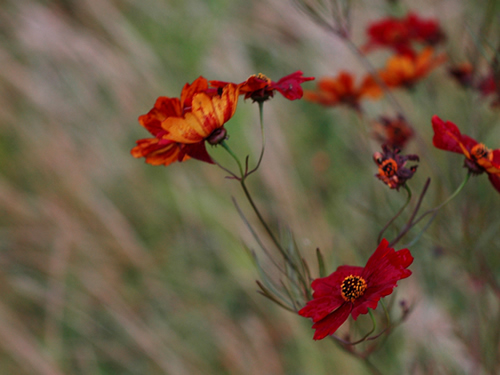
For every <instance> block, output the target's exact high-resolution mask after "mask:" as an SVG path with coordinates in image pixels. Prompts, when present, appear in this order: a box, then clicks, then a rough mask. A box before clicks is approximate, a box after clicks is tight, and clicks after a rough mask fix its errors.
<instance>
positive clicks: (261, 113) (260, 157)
mask: <svg viewBox="0 0 500 375" xmlns="http://www.w3.org/2000/svg"><path fill="white" fill-rule="evenodd" d="M258 103H259V121H260V134H261V138H262V148H261V150H260V156H259V160H258V161H257V165H256V166H255V167H254V168H253V169H252V170H251V171H249V172H246V173H245V177H247V176H249V175H251V174H252V173H253V172H255V171H256V170H257V169H259V167H260V163H261V162H262V158H263V157H264V150H265V149H266V137H265V133H264V102H258Z"/></svg>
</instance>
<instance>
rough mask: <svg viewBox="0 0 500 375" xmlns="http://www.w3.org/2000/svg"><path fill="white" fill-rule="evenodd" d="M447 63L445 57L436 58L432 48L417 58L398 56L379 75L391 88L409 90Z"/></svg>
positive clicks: (392, 58)
mask: <svg viewBox="0 0 500 375" xmlns="http://www.w3.org/2000/svg"><path fill="white" fill-rule="evenodd" d="M445 61H446V56H445V55H442V54H441V55H437V56H435V55H434V50H433V49H432V48H426V49H424V50H423V51H422V52H421V53H420V54H418V55H416V56H408V55H396V56H393V57H391V58H390V59H389V60H388V61H387V65H386V68H385V69H383V70H381V71H380V72H379V75H380V77H381V78H382V80H383V81H384V82H385V84H386V85H387V86H388V87H390V88H394V87H407V88H409V87H412V86H413V85H414V84H415V83H416V82H417V81H419V80H420V79H422V78H424V77H426V76H427V75H428V74H429V73H430V71H431V70H433V69H434V68H435V67H437V66H438V65H441V64H442V63H443V62H445Z"/></svg>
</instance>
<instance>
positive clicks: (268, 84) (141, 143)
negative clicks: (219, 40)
mask: <svg viewBox="0 0 500 375" xmlns="http://www.w3.org/2000/svg"><path fill="white" fill-rule="evenodd" d="M312 79H314V78H313V77H303V76H302V72H301V71H297V72H295V73H292V74H290V75H288V76H286V77H283V78H282V79H280V80H279V81H278V82H273V81H271V80H270V79H268V78H266V77H265V76H264V75H261V74H260V75H257V76H251V77H250V78H249V79H248V80H246V81H244V82H242V83H240V84H235V83H230V82H221V81H210V85H209V82H208V81H207V80H206V79H205V78H203V77H199V78H197V79H196V80H195V81H194V82H193V83H192V84H186V85H185V86H184V88H183V89H182V92H181V97H180V99H178V98H168V97H165V96H161V97H159V98H158V99H157V100H156V103H155V105H154V107H153V109H151V110H150V111H149V112H148V113H147V114H145V115H142V116H140V117H139V123H140V124H141V125H142V126H144V127H145V128H146V129H147V130H148V131H149V132H150V133H151V134H152V135H153V138H145V139H140V140H138V141H137V146H135V147H134V148H133V149H132V150H131V154H132V155H133V156H134V157H136V158H140V157H145V158H146V163H148V164H152V165H165V166H167V165H169V164H171V163H173V162H175V161H179V162H181V161H185V160H188V159H190V158H195V159H198V160H201V161H204V162H207V163H213V161H212V158H211V157H210V155H209V154H208V152H207V150H206V147H205V141H207V142H208V143H210V144H212V145H215V144H218V143H220V142H222V141H223V140H224V139H225V138H226V129H225V128H224V124H225V123H226V122H227V121H229V119H230V118H231V117H232V116H233V115H234V112H235V111H236V106H237V104H238V96H239V95H240V94H244V95H245V98H252V99H253V100H254V101H264V100H267V99H269V98H270V97H272V96H273V95H274V92H275V91H279V92H280V93H281V94H282V95H283V96H284V97H285V98H287V99H290V100H295V99H300V98H301V97H302V95H303V91H302V87H301V86H300V85H301V84H302V83H303V82H305V81H310V80H312Z"/></svg>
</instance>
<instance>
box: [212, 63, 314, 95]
mask: <svg viewBox="0 0 500 375" xmlns="http://www.w3.org/2000/svg"><path fill="white" fill-rule="evenodd" d="M313 79H314V77H304V76H302V72H301V71H300V70H298V71H296V72H295V73H292V74H289V75H287V76H285V77H283V78H281V79H280V80H279V81H278V82H274V81H271V80H270V79H269V78H267V77H266V76H265V75H264V74H262V73H259V74H257V75H255V74H254V75H252V76H250V77H249V78H248V79H247V80H246V81H244V82H242V83H240V84H238V87H239V90H240V94H244V95H245V99H248V98H252V100H253V101H254V102H259V101H265V100H267V99H269V98H272V97H273V96H274V92H275V91H278V92H280V93H281V95H283V96H284V97H285V98H287V99H288V100H296V99H300V98H302V95H303V91H302V87H301V86H300V85H301V84H302V83H304V82H306V81H311V80H313ZM210 84H211V85H212V86H213V87H216V88H219V87H224V86H226V85H227V84H228V83H227V82H222V81H210Z"/></svg>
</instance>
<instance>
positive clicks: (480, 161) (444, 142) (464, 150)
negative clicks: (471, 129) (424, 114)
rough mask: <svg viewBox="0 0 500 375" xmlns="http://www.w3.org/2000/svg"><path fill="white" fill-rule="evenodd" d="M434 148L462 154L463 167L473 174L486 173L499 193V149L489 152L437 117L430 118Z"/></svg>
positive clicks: (452, 125)
mask: <svg viewBox="0 0 500 375" xmlns="http://www.w3.org/2000/svg"><path fill="white" fill-rule="evenodd" d="M432 128H433V129H434V137H433V138H432V143H433V144H434V146H435V147H437V148H439V149H441V150H446V151H451V152H456V153H459V154H463V155H464V156H465V163H464V166H465V167H466V168H468V169H469V171H471V172H472V173H474V174H480V173H483V172H486V173H487V174H488V179H489V180H490V182H491V184H492V185H493V187H494V188H495V189H496V190H498V191H499V192H500V149H496V150H490V149H488V148H487V147H486V146H485V145H484V144H482V143H478V142H477V141H476V140H475V139H472V138H471V137H469V136H467V135H465V134H462V133H460V130H459V129H458V127H457V126H456V125H455V124H454V123H452V122H450V121H446V122H445V121H443V120H441V119H440V118H439V117H438V116H436V115H434V116H432Z"/></svg>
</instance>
